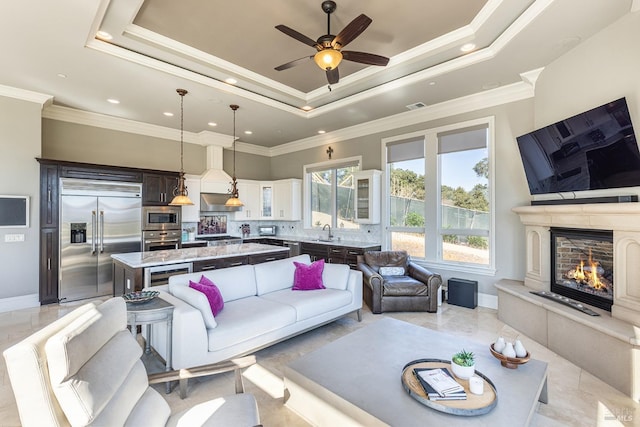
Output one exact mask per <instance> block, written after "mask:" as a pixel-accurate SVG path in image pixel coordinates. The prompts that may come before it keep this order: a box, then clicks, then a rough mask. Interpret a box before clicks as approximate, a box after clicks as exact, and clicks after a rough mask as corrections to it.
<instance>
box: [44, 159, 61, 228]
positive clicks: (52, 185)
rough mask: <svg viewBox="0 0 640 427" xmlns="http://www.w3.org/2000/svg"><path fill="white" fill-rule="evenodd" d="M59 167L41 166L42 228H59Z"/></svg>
mask: <svg viewBox="0 0 640 427" xmlns="http://www.w3.org/2000/svg"><path fill="white" fill-rule="evenodd" d="M58 179H59V174H58V166H57V165H49V164H41V165H40V228H51V227H53V228H57V227H58Z"/></svg>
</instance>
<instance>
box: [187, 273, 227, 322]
mask: <svg viewBox="0 0 640 427" xmlns="http://www.w3.org/2000/svg"><path fill="white" fill-rule="evenodd" d="M189 287H190V288H192V289H195V290H196V291H200V292H202V293H203V294H204V295H205V296H206V297H207V300H208V301H209V305H210V306H211V313H212V314H213V315H214V316H217V315H218V313H220V312H221V311H222V309H223V308H224V300H223V299H222V294H221V293H220V289H218V287H217V286H216V285H215V283H213V282H212V281H211V280H209V279H208V278H206V277H205V276H202V277H200V280H199V282H198V283H196V282H194V281H192V280H189Z"/></svg>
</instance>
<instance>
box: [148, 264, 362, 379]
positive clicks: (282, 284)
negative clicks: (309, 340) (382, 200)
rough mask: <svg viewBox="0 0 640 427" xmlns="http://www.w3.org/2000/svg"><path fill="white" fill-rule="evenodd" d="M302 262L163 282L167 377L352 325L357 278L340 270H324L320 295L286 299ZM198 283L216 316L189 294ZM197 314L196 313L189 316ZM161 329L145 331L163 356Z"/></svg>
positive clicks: (358, 297) (357, 304) (358, 302)
mask: <svg viewBox="0 0 640 427" xmlns="http://www.w3.org/2000/svg"><path fill="white" fill-rule="evenodd" d="M294 261H296V262H300V263H304V264H310V263H311V261H310V258H309V255H300V256H296V257H292V258H286V259H283V260H277V261H271V262H266V263H262V264H256V265H242V266H238V267H231V268H225V269H220V270H213V271H207V272H200V273H190V274H182V275H176V276H172V277H170V278H169V285H168V292H169V294H166V293H164V292H163V293H162V295H161V296H162V298H164V299H166V300H167V301H169V302H170V303H172V304H173V305H174V306H175V309H174V314H173V343H172V348H173V354H172V356H173V357H172V361H173V369H183V368H193V367H196V366H202V365H208V364H212V363H217V362H220V361H224V360H228V359H232V358H235V357H238V356H242V355H246V354H249V353H252V352H254V351H256V350H258V349H261V348H264V347H267V346H269V345H271V344H274V343H277V342H279V341H282V340H284V339H286V338H289V337H292V336H294V335H297V334H300V333H302V332H305V331H308V330H310V329H313V328H316V327H318V326H320V325H323V324H326V323H329V322H331V321H333V320H335V319H337V318H339V317H342V316H344V315H346V314H349V313H352V312H355V313H356V314H357V316H358V320H360V315H361V313H360V309H361V308H362V273H361V272H360V271H356V270H351V269H350V268H349V267H348V266H347V265H342V264H328V263H327V264H325V266H324V270H323V273H322V280H323V284H324V286H325V287H326V289H319V290H309V291H293V290H292V286H293V278H294V272H295V265H294V264H293V262H294ZM201 275H204V276H206V277H208V278H209V279H211V280H212V281H213V282H214V283H215V284H216V285H217V286H218V288H219V289H220V293H221V294H222V297H223V300H224V309H223V310H222V311H221V312H220V313H219V314H218V315H217V316H215V317H214V316H213V315H212V314H211V310H210V307H209V305H208V302H207V300H206V297H205V296H204V294H202V293H201V292H198V291H196V290H194V289H191V288H189V280H192V281H194V282H197V281H198V280H199V279H200V277H201ZM197 307H199V308H197ZM165 328H166V325H165V324H164V323H160V324H156V325H153V333H152V339H151V344H152V345H153V347H154V348H155V349H156V351H158V352H159V353H160V354H161V355H163V356H165V354H164V353H163V352H164V351H165V349H166V345H165V341H164V340H165V337H166V329H165Z"/></svg>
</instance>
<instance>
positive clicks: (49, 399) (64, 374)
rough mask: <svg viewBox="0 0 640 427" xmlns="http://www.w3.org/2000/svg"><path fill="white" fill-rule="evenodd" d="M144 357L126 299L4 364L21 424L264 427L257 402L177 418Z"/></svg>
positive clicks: (14, 352) (77, 314)
mask: <svg viewBox="0 0 640 427" xmlns="http://www.w3.org/2000/svg"><path fill="white" fill-rule="evenodd" d="M141 355H142V349H141V347H140V346H139V345H138V343H137V342H136V341H135V340H134V338H133V336H132V335H131V334H130V333H129V331H128V330H127V327H126V305H125V302H124V300H123V299H122V298H119V297H118V298H112V299H110V300H108V301H106V302H104V303H102V304H99V303H89V304H85V305H83V306H81V307H79V308H77V309H76V310H74V311H73V312H71V313H69V314H67V315H66V316H64V317H62V318H60V319H58V320H57V321H55V322H53V323H51V324H50V325H48V326H46V327H45V328H43V329H41V330H40V331H38V332H36V333H35V334H33V335H31V336H30V337H28V338H26V339H25V340H23V341H21V342H19V343H18V344H16V345H14V346H12V347H10V348H8V349H7V350H5V352H4V357H5V360H6V364H7V370H8V372H9V378H10V380H11V386H12V388H13V392H14V395H15V398H16V403H17V405H18V411H19V413H20V421H21V422H22V425H23V426H25V427H29V426H37V427H41V426H69V425H72V426H85V425H108V426H165V425H167V426H178V425H188V426H201V425H206V426H241V427H245V426H247V427H249V426H255V425H258V424H259V422H260V421H259V417H258V408H257V405H256V402H255V399H254V398H253V396H252V395H250V394H235V395H231V396H226V397H221V398H219V399H215V400H213V401H209V402H205V403H201V404H199V405H196V406H194V407H193V408H190V409H189V410H186V411H183V412H181V413H179V414H175V415H173V416H172V415H171V410H170V408H169V405H168V404H167V402H166V401H165V400H164V399H163V398H162V396H161V395H160V393H158V392H157V391H156V390H154V389H152V388H151V387H149V383H148V379H147V372H146V370H145V368H144V365H143V364H142V361H141V360H140V356H141Z"/></svg>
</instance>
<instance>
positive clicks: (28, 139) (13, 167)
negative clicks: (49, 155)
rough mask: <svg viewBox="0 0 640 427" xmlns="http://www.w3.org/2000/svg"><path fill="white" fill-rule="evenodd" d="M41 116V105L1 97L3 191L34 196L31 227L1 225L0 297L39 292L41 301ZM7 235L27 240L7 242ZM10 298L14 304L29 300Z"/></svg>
mask: <svg viewBox="0 0 640 427" xmlns="http://www.w3.org/2000/svg"><path fill="white" fill-rule="evenodd" d="M40 117H41V107H40V104H38V103H32V102H27V101H21V100H17V99H13V98H4V97H0V149H1V153H2V155H0V194H2V195H19V196H29V199H30V215H29V227H28V228H0V277H1V278H2V280H0V299H2V298H11V297H20V296H33V295H34V294H35V296H36V297H35V302H36V303H37V301H38V298H37V294H38V260H39V257H38V250H39V235H40V233H39V225H40V216H39V210H38V206H39V204H40V198H39V196H38V190H39V186H40V180H39V175H40V172H39V171H40V167H39V164H38V162H37V161H36V160H35V158H36V157H39V156H40V132H41V127H40V121H41V119H40ZM7 234H24V237H25V240H24V242H19V243H5V235H7ZM26 299H29V298H28V297H26ZM10 301H11V303H10V304H12V305H13V306H14V307H16V306H17V307H20V306H21V305H22V306H23V305H24V304H23V303H24V302H25V301H22V300H20V301H16V300H10ZM5 302H6V301H5ZM31 302H32V303H33V302H34V301H33V300H31ZM0 303H2V301H0ZM0 305H3V304H0ZM31 305H33V304H31ZM3 308H4V307H3ZM0 311H1V310H0Z"/></svg>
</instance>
